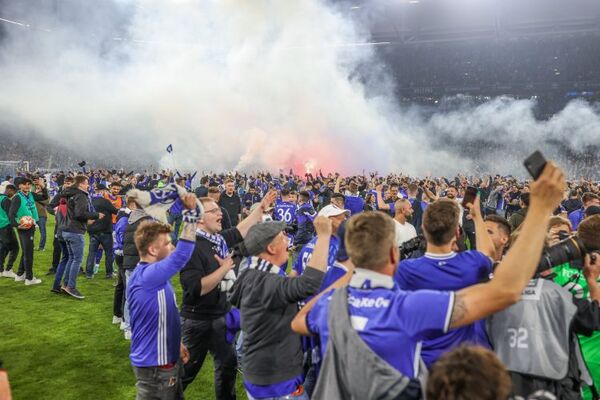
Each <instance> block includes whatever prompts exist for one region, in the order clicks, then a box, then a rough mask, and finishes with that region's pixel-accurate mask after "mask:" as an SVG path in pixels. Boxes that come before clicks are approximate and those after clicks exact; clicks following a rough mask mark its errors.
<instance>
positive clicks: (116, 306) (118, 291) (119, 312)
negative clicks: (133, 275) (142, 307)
mask: <svg viewBox="0 0 600 400" xmlns="http://www.w3.org/2000/svg"><path fill="white" fill-rule="evenodd" d="M115 263H116V264H117V270H118V275H117V286H115V295H114V298H113V315H114V316H115V317H119V318H123V305H124V304H125V297H124V294H125V286H124V285H123V282H124V281H125V270H124V269H123V256H117V255H115Z"/></svg>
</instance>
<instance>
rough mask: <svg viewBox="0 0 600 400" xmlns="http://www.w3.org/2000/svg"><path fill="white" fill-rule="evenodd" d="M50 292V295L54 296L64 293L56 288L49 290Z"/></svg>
mask: <svg viewBox="0 0 600 400" xmlns="http://www.w3.org/2000/svg"><path fill="white" fill-rule="evenodd" d="M50 291H51V292H52V293H56V294H63V293H64V292H63V291H62V290H61V288H58V289H57V288H52V289H50Z"/></svg>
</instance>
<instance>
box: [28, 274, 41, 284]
mask: <svg viewBox="0 0 600 400" xmlns="http://www.w3.org/2000/svg"><path fill="white" fill-rule="evenodd" d="M40 283H42V280H41V279H38V278H36V277H35V276H34V277H33V279H25V285H26V286H31V285H39V284H40Z"/></svg>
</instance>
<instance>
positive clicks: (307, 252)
mask: <svg viewBox="0 0 600 400" xmlns="http://www.w3.org/2000/svg"><path fill="white" fill-rule="evenodd" d="M316 242H317V238H316V237H314V238H312V240H311V241H310V242H308V243H306V245H304V247H303V248H302V250H300V253H298V258H297V259H296V262H294V265H293V266H292V269H293V270H294V271H296V273H297V274H298V276H300V275H302V273H303V272H304V270H305V269H306V266H307V265H308V261H309V260H310V257H311V256H312V253H313V251H314V250H315V243H316ZM339 243H340V240H339V239H338V238H337V236H331V239H330V240H329V255H328V257H327V265H333V263H334V262H335V257H336V255H337V252H338V249H339V247H340V244H339Z"/></svg>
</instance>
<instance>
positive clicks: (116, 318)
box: [112, 315, 123, 325]
mask: <svg viewBox="0 0 600 400" xmlns="http://www.w3.org/2000/svg"><path fill="white" fill-rule="evenodd" d="M121 322H123V318H121V317H117V316H116V315H113V321H112V323H113V324H114V325H117V324H120V323H121Z"/></svg>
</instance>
